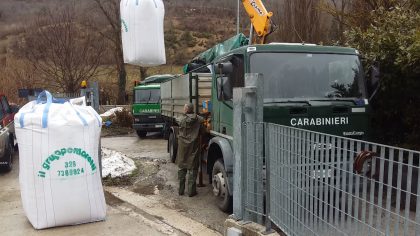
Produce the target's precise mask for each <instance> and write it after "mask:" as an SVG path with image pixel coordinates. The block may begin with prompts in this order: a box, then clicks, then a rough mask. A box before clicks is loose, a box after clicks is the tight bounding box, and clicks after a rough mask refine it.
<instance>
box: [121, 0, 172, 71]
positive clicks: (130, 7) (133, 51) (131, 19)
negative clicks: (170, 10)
mask: <svg viewBox="0 0 420 236" xmlns="http://www.w3.org/2000/svg"><path fill="white" fill-rule="evenodd" d="M120 12H121V31H122V44H123V52H124V62H125V63H128V64H133V65H139V66H145V67H147V66H158V65H162V64H165V63H166V55H165V40H164V30H163V23H164V22H163V20H164V15H165V8H164V5H163V2H162V0H121V2H120Z"/></svg>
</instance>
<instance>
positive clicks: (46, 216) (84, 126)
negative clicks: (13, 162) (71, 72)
mask: <svg viewBox="0 0 420 236" xmlns="http://www.w3.org/2000/svg"><path fill="white" fill-rule="evenodd" d="M45 97H46V99H45ZM43 100H44V101H43ZM101 123H102V120H101V118H100V117H99V115H98V114H97V113H96V111H95V110H93V108H92V107H88V106H83V105H82V106H77V105H73V104H71V103H69V102H63V101H58V100H57V99H54V98H53V97H52V96H51V94H50V93H49V92H47V91H44V92H42V93H41V94H40V96H39V97H38V100H37V101H33V102H30V103H28V104H26V105H25V106H23V107H22V108H21V109H20V111H19V113H17V114H16V116H15V127H16V136H17V141H18V145H19V165H20V168H19V182H20V190H21V198H22V205H23V209H24V211H25V214H26V216H27V217H28V219H29V221H30V222H31V224H32V225H33V227H34V228H36V229H43V228H50V227H55V226H63V225H75V224H82V223H87V222H94V221H100V220H104V219H105V216H106V203H105V198H104V192H103V188H102V183H101V176H100V172H99V171H100V167H99V163H98V150H99V147H98V145H99V138H100V133H101Z"/></svg>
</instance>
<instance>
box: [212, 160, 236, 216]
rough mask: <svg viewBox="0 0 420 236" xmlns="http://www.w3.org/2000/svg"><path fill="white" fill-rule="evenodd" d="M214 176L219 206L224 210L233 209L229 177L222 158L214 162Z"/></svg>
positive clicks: (215, 194)
mask: <svg viewBox="0 0 420 236" xmlns="http://www.w3.org/2000/svg"><path fill="white" fill-rule="evenodd" d="M212 176H213V178H212V186H213V194H214V196H215V197H216V198H217V206H218V207H219V209H220V210H222V211H224V212H230V211H232V196H230V195H229V190H228V186H227V185H228V179H227V178H228V177H227V175H226V170H225V166H224V165H223V161H222V159H219V160H217V161H216V163H214V166H213V171H212Z"/></svg>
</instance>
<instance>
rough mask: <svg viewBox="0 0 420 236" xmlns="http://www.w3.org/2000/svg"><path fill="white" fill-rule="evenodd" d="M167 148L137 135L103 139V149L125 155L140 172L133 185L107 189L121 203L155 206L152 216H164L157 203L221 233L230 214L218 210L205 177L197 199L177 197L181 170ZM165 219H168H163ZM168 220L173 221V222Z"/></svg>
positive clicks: (157, 140)
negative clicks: (140, 203) (118, 198)
mask: <svg viewBox="0 0 420 236" xmlns="http://www.w3.org/2000/svg"><path fill="white" fill-rule="evenodd" d="M166 145H167V141H166V140H164V139H162V138H161V137H160V136H158V135H152V136H148V137H147V138H145V139H139V138H138V137H137V136H135V135H127V136H121V137H106V138H102V146H103V147H106V148H109V149H113V150H115V151H120V152H122V153H124V154H126V155H127V156H128V157H130V158H132V159H133V160H135V162H136V164H137V166H138V169H139V170H138V175H137V176H136V177H135V179H134V180H133V181H132V183H131V184H130V185H128V186H124V187H112V188H107V189H108V191H110V192H112V193H113V194H114V195H116V196H119V197H120V198H121V199H124V200H127V201H130V199H131V203H132V204H134V205H136V204H135V203H134V202H135V200H133V198H140V199H143V200H144V201H149V202H150V203H151V205H152V206H153V207H151V208H150V209H149V210H148V213H150V214H151V215H156V216H161V214H160V213H159V212H160V209H159V207H157V208H156V206H154V204H153V203H156V204H158V205H160V206H163V207H166V208H169V209H172V210H174V211H177V212H179V213H181V214H182V215H183V216H185V217H188V218H190V219H194V220H196V221H198V222H201V223H202V224H204V225H206V226H207V227H209V228H210V229H214V230H216V231H218V232H222V231H223V223H224V221H225V220H226V218H227V217H228V214H225V213H223V212H221V211H220V210H219V209H218V208H217V207H216V204H215V199H214V197H213V196H212V190H211V188H210V186H209V184H208V183H207V182H206V181H207V179H208V178H207V177H206V176H204V180H205V184H206V186H205V187H202V188H198V195H197V196H195V197H192V198H190V197H188V196H178V180H177V171H178V169H177V167H176V165H175V164H173V163H171V162H170V161H169V154H168V153H167V150H166V148H167V146H166ZM143 205H144V204H143ZM153 208H156V209H153ZM142 209H143V210H144V208H142ZM163 217H164V218H165V216H164V215H163ZM165 220H166V221H170V219H165ZM192 235H194V234H192Z"/></svg>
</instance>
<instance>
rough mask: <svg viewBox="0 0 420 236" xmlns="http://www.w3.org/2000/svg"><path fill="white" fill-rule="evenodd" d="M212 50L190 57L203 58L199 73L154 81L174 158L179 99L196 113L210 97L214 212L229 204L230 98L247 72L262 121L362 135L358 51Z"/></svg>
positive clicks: (207, 157) (290, 47) (280, 46)
mask: <svg viewBox="0 0 420 236" xmlns="http://www.w3.org/2000/svg"><path fill="white" fill-rule="evenodd" d="M219 48H220V47H219ZM214 51H215V50H213V52H212V51H211V50H209V51H207V52H205V53H203V54H202V55H199V56H198V59H199V60H197V61H204V62H206V63H208V64H206V66H205V67H202V68H200V69H199V71H200V73H196V72H194V70H193V71H189V73H187V74H185V75H183V76H180V77H179V78H174V79H172V80H169V81H167V82H165V83H162V84H161V90H162V94H165V95H164V96H163V97H162V111H161V112H162V115H163V118H164V120H165V121H166V122H167V125H168V126H169V125H170V126H171V128H170V129H168V132H169V133H168V134H167V136H168V137H169V139H168V151H169V153H170V156H171V159H172V160H174V159H175V158H176V150H177V135H178V128H177V120H179V117H180V115H181V114H180V113H181V111H182V110H181V108H182V105H183V103H186V102H189V101H191V102H193V104H194V105H195V106H196V111H197V112H200V111H201V109H202V107H201V104H202V103H203V101H204V100H206V99H209V100H210V101H211V108H210V110H209V112H210V113H211V114H210V115H209V114H206V115H207V117H208V123H209V124H211V132H210V136H209V137H208V140H209V141H208V143H206V144H207V148H206V149H205V151H204V155H203V157H202V158H203V160H202V165H203V169H205V170H207V173H208V175H209V179H210V181H211V182H212V187H213V193H214V195H215V196H216V197H217V199H218V205H219V208H220V209H222V210H225V211H226V210H228V209H230V207H231V203H232V193H233V181H232V179H231V178H233V163H234V159H233V158H234V157H233V148H232V141H233V102H232V96H233V88H234V87H243V86H244V79H245V74H246V73H261V74H262V75H263V79H264V108H263V111H264V114H263V119H264V122H271V123H276V124H282V125H288V126H293V127H298V128H303V129H309V130H313V131H319V132H323V133H329V134H334V135H339V136H344V137H349V138H355V139H366V137H367V135H368V111H369V102H368V99H367V92H366V80H365V76H364V72H363V68H362V63H361V61H360V58H359V53H358V51H357V50H355V49H352V48H344V47H329V46H317V45H303V44H285V43H273V44H266V45H245V46H242V47H239V48H236V49H233V50H231V51H229V52H227V53H225V54H223V55H214ZM203 68H204V69H203ZM207 68H210V69H208V71H207V72H206V70H207ZM203 72H204V73H203ZM181 88H182V89H181Z"/></svg>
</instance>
